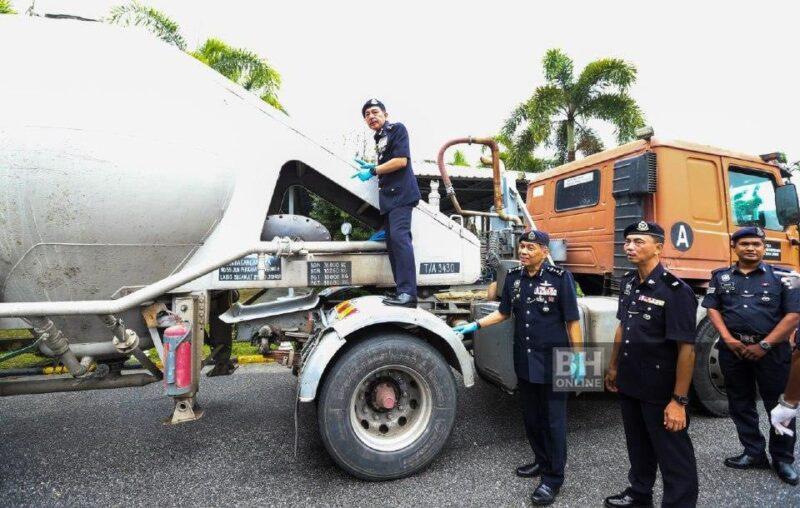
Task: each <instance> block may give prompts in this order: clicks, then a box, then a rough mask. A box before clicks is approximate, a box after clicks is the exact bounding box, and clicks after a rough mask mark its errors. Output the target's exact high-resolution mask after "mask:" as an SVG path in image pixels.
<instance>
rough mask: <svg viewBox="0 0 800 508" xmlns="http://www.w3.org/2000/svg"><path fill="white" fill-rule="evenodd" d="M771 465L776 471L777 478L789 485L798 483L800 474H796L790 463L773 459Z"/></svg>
mask: <svg viewBox="0 0 800 508" xmlns="http://www.w3.org/2000/svg"><path fill="white" fill-rule="evenodd" d="M772 467H774V468H775V472H776V473H778V478H780V479H781V481H782V482H785V483H788V484H789V485H797V484H798V483H800V475H798V474H797V469H795V468H794V466H793V465H792V464H789V463H788V462H778V461H775V462H774V463H773V464H772Z"/></svg>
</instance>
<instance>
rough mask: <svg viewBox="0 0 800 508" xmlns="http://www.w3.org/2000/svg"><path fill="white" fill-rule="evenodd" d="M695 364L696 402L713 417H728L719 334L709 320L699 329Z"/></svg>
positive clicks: (693, 381)
mask: <svg viewBox="0 0 800 508" xmlns="http://www.w3.org/2000/svg"><path fill="white" fill-rule="evenodd" d="M696 339H697V342H696V345H695V353H696V358H695V363H694V373H693V376H692V391H693V394H694V397H693V399H694V402H695V403H696V404H697V405H698V406H699V407H700V408H701V409H703V410H705V411H706V412H708V413H709V414H711V415H713V416H728V398H727V395H726V394H725V378H724V376H723V375H722V370H721V369H720V367H719V352H718V350H717V347H716V346H717V342H718V341H719V333H718V332H717V329H716V328H714V325H712V324H711V321H709V320H708V318H705V319H703V320H702V321H701V322H700V325H699V326H698V327H697V335H696Z"/></svg>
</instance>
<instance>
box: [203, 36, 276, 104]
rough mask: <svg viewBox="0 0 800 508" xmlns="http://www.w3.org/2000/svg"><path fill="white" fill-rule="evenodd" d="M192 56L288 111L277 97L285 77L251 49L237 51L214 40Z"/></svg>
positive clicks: (208, 41) (268, 101) (237, 49)
mask: <svg viewBox="0 0 800 508" xmlns="http://www.w3.org/2000/svg"><path fill="white" fill-rule="evenodd" d="M190 54H191V55H192V56H193V57H195V58H197V59H198V60H200V61H201V62H203V63H204V64H206V65H208V66H209V67H211V68H212V69H214V70H216V71H217V72H219V73H220V74H222V75H223V76H225V77H226V78H228V79H230V80H231V81H235V82H236V83H239V84H240V85H242V87H244V88H245V89H246V90H250V91H251V92H253V93H256V94H258V96H259V97H261V100H263V101H264V102H266V103H268V104H270V105H271V106H272V107H274V108H276V109H279V110H281V111H283V112H284V113H285V112H286V110H285V109H284V107H283V106H282V105H281V103H280V102H279V101H278V98H277V92H278V89H280V87H281V75H280V74H279V73H278V71H276V70H275V69H274V68H272V67H271V66H270V65H269V64H268V63H267V61H266V60H265V59H263V58H261V57H260V56H258V55H257V54H255V53H253V52H252V51H249V50H247V49H241V48H233V47H231V46H229V45H228V44H226V43H225V42H223V41H221V40H219V39H214V38H211V39H208V40H206V42H205V43H203V45H202V46H200V47H199V48H197V49H196V50H195V51H192V52H191V53H190Z"/></svg>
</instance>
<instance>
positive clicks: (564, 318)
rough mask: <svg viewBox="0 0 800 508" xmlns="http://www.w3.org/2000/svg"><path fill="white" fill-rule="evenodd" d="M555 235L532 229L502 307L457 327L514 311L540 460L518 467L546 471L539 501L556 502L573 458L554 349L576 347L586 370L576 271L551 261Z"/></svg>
mask: <svg viewBox="0 0 800 508" xmlns="http://www.w3.org/2000/svg"><path fill="white" fill-rule="evenodd" d="M549 243H550V236H549V235H548V234H547V233H544V232H542V231H528V232H526V233H525V234H523V235H522V236H521V237H520V239H519V259H520V261H521V262H522V265H521V266H519V267H518V268H513V269H512V270H510V271H509V272H508V275H507V276H506V279H505V283H504V285H503V292H502V297H501V300H500V307H499V309H498V310H496V311H495V312H492V313H491V314H489V315H488V316H486V317H484V318H481V319H479V320H478V321H474V322H472V323H469V324H466V325H461V326H457V327H455V328H454V330H455V331H456V332H458V333H464V334H466V333H472V332H474V331H475V330H477V329H479V328H482V327H485V326H490V325H493V324H496V323H500V322H502V321H505V320H506V319H508V318H509V316H511V314H512V313H513V314H514V317H515V329H514V370H515V371H516V374H517V378H518V381H517V387H518V388H519V391H520V400H521V402H522V414H523V421H524V424H525V433H526V434H527V436H528V442H529V443H530V445H531V448H532V449H533V454H534V456H535V458H536V461H535V462H533V463H532V464H526V465H523V466H520V467H518V468H517V469H516V473H517V475H518V476H521V477H524V478H531V477H535V476H541V478H542V479H541V483H540V484H539V486H538V487H537V488H536V490H535V491H534V492H533V494H532V495H531V500H532V501H533V504H535V505H538V506H544V505H549V504H551V503H552V502H553V501H554V500H555V497H556V495H557V494H558V491H559V489H560V488H561V485H562V484H563V483H564V466H565V465H566V462H567V392H565V391H553V374H552V371H553V348H557V347H570V346H571V347H572V348H574V350H575V360H577V361H576V362H573V363H575V365H576V370H577V371H583V372H585V366H583V362H584V361H585V359H584V354H585V353H584V352H583V351H582V348H583V338H582V336H581V329H580V322H579V314H578V299H577V294H576V292H575V281H574V280H573V278H572V274H571V273H569V272H568V271H566V270H564V269H563V268H560V267H557V266H554V265H551V264H549V263H547V262H546V261H545V260H546V259H547V256H548V255H549V253H550V251H549V249H548V245H549Z"/></svg>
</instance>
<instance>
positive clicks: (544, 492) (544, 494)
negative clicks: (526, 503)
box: [531, 483, 558, 506]
mask: <svg viewBox="0 0 800 508" xmlns="http://www.w3.org/2000/svg"><path fill="white" fill-rule="evenodd" d="M556 494H558V489H555V488H553V487H550V486H549V485H545V484H544V483H540V484H539V486H538V487H536V490H534V491H533V494H531V501H532V502H533V504H534V505H536V506H547V505H549V504H553V501H555V500H556Z"/></svg>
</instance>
